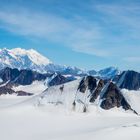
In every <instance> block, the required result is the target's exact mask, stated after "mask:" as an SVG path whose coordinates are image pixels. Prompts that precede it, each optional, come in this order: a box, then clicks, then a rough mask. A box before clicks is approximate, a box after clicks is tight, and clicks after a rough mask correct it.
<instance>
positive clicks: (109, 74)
mask: <svg viewBox="0 0 140 140" xmlns="http://www.w3.org/2000/svg"><path fill="white" fill-rule="evenodd" d="M120 73H121V71H120V70H119V69H118V68H115V67H108V68H105V69H102V70H99V71H95V70H90V71H88V74H89V75H92V76H96V77H100V78H102V79H113V78H114V77H115V76H116V75H119V74H120Z"/></svg>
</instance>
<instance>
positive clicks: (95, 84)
mask: <svg viewBox="0 0 140 140" xmlns="http://www.w3.org/2000/svg"><path fill="white" fill-rule="evenodd" d="M36 81H40V82H42V84H43V85H44V86H45V88H44V91H43V92H42V93H41V94H40V95H39V96H38V97H37V98H38V99H37V100H38V101H39V103H38V105H40V104H44V103H45V104H46V103H53V104H62V105H65V104H70V106H72V107H73V109H74V110H75V109H77V108H79V107H81V106H82V110H83V112H87V110H88V106H89V105H96V106H98V107H99V108H102V109H104V110H109V109H112V108H115V107H117V108H122V109H124V110H129V111H131V112H133V113H135V114H139V113H140V111H139V110H138V109H137V108H136V107H135V106H134V102H130V101H131V100H132V97H129V98H128V95H127V96H126V95H125V94H124V92H123V89H125V90H130V91H138V90H139V89H140V73H138V72H135V71H132V70H128V71H120V70H118V69H117V68H114V67H109V68H105V69H103V70H100V71H95V70H89V71H83V70H81V69H79V68H76V67H70V66H61V65H56V64H54V63H52V62H51V61H50V60H49V59H48V58H46V57H44V56H42V55H41V54H39V53H38V52H37V51H35V50H33V49H31V50H25V49H21V48H16V49H12V50H9V49H1V50H0V95H2V94H16V95H18V96H32V95H34V92H32V91H31V92H27V91H26V90H25V89H22V90H15V89H16V88H17V87H19V86H25V87H26V86H28V85H33V83H34V82H36ZM36 86H38V85H36ZM68 108H69V107H68Z"/></svg>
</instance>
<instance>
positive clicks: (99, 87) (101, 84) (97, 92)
mask: <svg viewBox="0 0 140 140" xmlns="http://www.w3.org/2000/svg"><path fill="white" fill-rule="evenodd" d="M103 87H104V81H103V80H102V79H101V80H100V81H99V83H98V85H97V87H96V89H95V91H94V92H93V93H91V96H90V100H89V101H90V102H92V103H93V102H95V100H96V99H97V97H98V96H99V95H100V93H101V91H102V89H103Z"/></svg>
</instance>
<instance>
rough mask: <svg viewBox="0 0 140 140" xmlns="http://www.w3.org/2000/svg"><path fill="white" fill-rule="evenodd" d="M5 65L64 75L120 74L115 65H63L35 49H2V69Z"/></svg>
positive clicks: (0, 67)
mask: <svg viewBox="0 0 140 140" xmlns="http://www.w3.org/2000/svg"><path fill="white" fill-rule="evenodd" d="M5 67H10V68H17V69H19V70H22V69H29V70H32V71H37V72H39V73H47V72H51V73H54V72H57V73H60V74H62V75H71V76H80V77H81V76H86V75H92V76H96V77H101V78H103V79H112V78H114V77H115V76H116V75H118V74H120V71H119V70H118V69H117V68H115V67H109V68H105V69H102V70H100V71H95V70H89V71H85V70H82V69H80V68H77V67H70V66H65V65H64V66H63V65H57V64H54V63H52V61H50V60H49V59H48V58H47V57H45V56H43V55H41V54H40V53H39V52H37V51H36V50H33V49H29V50H26V49H21V48H15V49H11V50H10V49H6V48H4V49H0V69H3V68H5Z"/></svg>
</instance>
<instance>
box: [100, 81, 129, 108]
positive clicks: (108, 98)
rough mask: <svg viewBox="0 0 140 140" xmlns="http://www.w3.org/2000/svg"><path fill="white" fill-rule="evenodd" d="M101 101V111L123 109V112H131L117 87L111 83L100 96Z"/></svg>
mask: <svg viewBox="0 0 140 140" xmlns="http://www.w3.org/2000/svg"><path fill="white" fill-rule="evenodd" d="M102 100H103V101H102V103H101V107H102V108H103V109H106V110H108V109H111V108H113V107H123V108H124V109H125V110H132V109H131V106H130V105H129V104H128V102H127V101H126V100H125V98H124V96H123V95H122V93H121V92H120V90H119V89H118V87H117V86H116V85H115V84H114V83H112V82H110V84H109V85H108V87H107V90H106V91H105V93H104V94H103V96H102Z"/></svg>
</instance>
